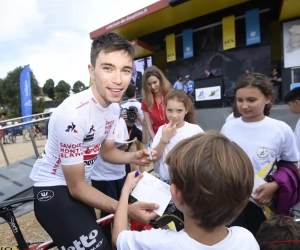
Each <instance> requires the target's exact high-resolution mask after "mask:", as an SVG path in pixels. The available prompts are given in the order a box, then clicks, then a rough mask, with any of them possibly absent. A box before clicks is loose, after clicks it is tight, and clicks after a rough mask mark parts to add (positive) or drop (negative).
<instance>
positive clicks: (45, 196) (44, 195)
mask: <svg viewBox="0 0 300 250" xmlns="http://www.w3.org/2000/svg"><path fill="white" fill-rule="evenodd" d="M36 197H37V199H38V200H39V201H42V202H43V201H49V200H51V199H52V198H53V197H54V192H53V191H51V190H42V191H40V192H38V194H37V196H36Z"/></svg>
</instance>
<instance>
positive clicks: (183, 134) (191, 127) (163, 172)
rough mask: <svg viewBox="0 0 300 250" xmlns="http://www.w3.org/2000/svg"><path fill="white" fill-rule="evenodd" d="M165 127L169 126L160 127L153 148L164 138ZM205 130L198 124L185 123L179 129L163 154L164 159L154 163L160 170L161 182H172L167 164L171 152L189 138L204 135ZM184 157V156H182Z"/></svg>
mask: <svg viewBox="0 0 300 250" xmlns="http://www.w3.org/2000/svg"><path fill="white" fill-rule="evenodd" d="M163 126H168V124H167V125H162V126H160V127H159V129H158V131H157V133H156V135H155V136H154V139H153V142H152V148H155V147H156V146H157V145H158V143H159V142H160V139H161V137H162V129H163ZM202 132H203V130H202V128H200V127H199V125H197V124H191V123H188V122H184V125H183V127H181V128H178V129H177V133H176V134H175V135H174V136H173V137H172V138H171V139H170V141H169V143H168V144H167V145H166V147H165V150H164V152H163V155H162V157H161V158H160V160H158V161H157V162H155V163H154V165H155V167H157V169H159V178H160V179H161V180H170V175H169V166H168V165H167V164H166V163H165V160H166V157H167V154H168V153H169V152H170V150H171V149H172V148H173V147H174V146H175V145H176V144H177V143H178V142H180V141H181V140H183V139H186V138H189V137H191V136H193V135H196V134H199V133H202ZM182 157H184V156H182Z"/></svg>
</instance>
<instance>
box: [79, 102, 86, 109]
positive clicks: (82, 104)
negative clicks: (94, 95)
mask: <svg viewBox="0 0 300 250" xmlns="http://www.w3.org/2000/svg"><path fill="white" fill-rule="evenodd" d="M88 103H89V102H84V103H81V104H80V105H79V106H78V107H77V108H76V109H79V108H81V107H82V106H84V105H85V104H88Z"/></svg>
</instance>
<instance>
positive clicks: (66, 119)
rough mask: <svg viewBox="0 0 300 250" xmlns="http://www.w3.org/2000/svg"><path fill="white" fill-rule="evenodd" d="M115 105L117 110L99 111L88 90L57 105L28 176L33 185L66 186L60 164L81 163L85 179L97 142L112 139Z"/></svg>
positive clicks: (110, 108)
mask: <svg viewBox="0 0 300 250" xmlns="http://www.w3.org/2000/svg"><path fill="white" fill-rule="evenodd" d="M116 105H117V106H118V107H119V105H118V104H116V103H115V104H111V105H110V106H109V107H107V108H103V107H102V106H101V105H100V104H99V103H98V102H97V100H96V98H95V97H94V96H93V93H92V90H91V88H89V89H87V90H85V91H82V92H80V93H78V94H75V95H72V96H70V97H68V98H67V99H66V100H65V101H64V102H63V103H62V104H61V105H59V106H58V107H57V108H56V109H55V111H54V112H53V113H52V115H51V118H50V121H49V128H48V129H49V134H48V141H47V143H46V145H45V150H44V153H43V154H41V156H40V157H39V159H38V160H37V161H36V163H35V164H34V166H33V169H32V171H31V174H30V178H31V179H32V180H33V181H34V186H57V185H67V184H66V180H65V177H64V174H63V171H62V165H65V166H68V165H74V164H79V163H84V167H85V179H87V178H88V177H89V175H90V172H91V170H92V167H93V166H94V163H95V160H96V158H97V155H98V154H99V150H100V145H101V143H102V142H103V141H104V140H105V139H114V136H113V132H114V129H115V120H116V117H115V116H113V113H114V112H115V111H114V110H115V109H116V108H117V107H116ZM119 110H120V108H119Z"/></svg>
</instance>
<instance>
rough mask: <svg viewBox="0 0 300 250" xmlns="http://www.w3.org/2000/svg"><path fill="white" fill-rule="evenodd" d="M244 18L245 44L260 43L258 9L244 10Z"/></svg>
mask: <svg viewBox="0 0 300 250" xmlns="http://www.w3.org/2000/svg"><path fill="white" fill-rule="evenodd" d="M245 19H246V44H247V45H251V44H256V43H260V21H259V9H258V8H257V9H253V10H248V11H246V12H245Z"/></svg>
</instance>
